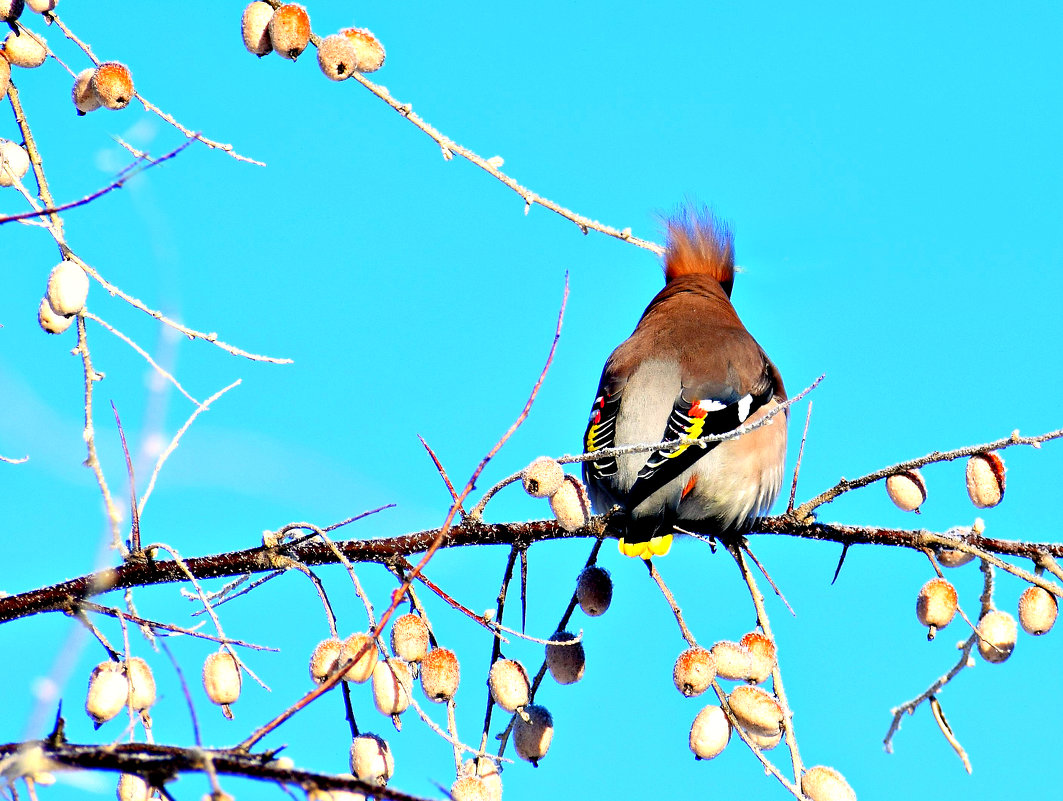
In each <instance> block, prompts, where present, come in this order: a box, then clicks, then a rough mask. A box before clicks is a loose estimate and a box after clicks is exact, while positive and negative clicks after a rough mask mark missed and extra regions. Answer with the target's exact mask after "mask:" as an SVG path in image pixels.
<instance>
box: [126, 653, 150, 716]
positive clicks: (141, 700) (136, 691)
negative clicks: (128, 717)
mask: <svg viewBox="0 0 1063 801" xmlns="http://www.w3.org/2000/svg"><path fill="white" fill-rule="evenodd" d="M125 672H126V679H127V680H128V681H129V703H130V705H131V706H132V707H133V709H135V710H136V711H137V712H142V711H144V710H145V709H148V708H150V707H151V706H152V704H154V703H155V676H154V675H153V674H152V672H151V667H150V666H149V665H148V663H147V662H145V661H144V660H143V659H141V658H140V657H139V656H133V657H130V658H129V660H128V661H127V662H126V664H125Z"/></svg>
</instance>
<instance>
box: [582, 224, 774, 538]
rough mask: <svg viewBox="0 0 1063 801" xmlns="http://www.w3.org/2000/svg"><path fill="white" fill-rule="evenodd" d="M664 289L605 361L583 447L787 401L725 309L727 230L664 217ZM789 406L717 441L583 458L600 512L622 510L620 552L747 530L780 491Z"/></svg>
mask: <svg viewBox="0 0 1063 801" xmlns="http://www.w3.org/2000/svg"><path fill="white" fill-rule="evenodd" d="M664 275H665V286H664V289H662V290H661V291H660V292H659V293H658V294H657V296H656V297H655V298H654V299H653V300H652V301H651V302H650V305H649V306H648V307H647V308H646V311H645V312H643V314H642V318H641V319H640V320H639V323H638V325H637V326H636V327H635V330H634V331H633V332H632V334H631V336H630V337H628V339H627V340H626V341H624V342H623V343H622V344H621V345H620V346H619V347H618V348H617V349H616V350H615V351H613V353H612V355H611V356H610V357H609V359H608V360H607V361H606V363H605V369H604V370H603V371H602V378H601V381H600V382H599V384H598V392H597V395H596V397H595V399H594V405H593V407H592V408H591V416H590V422H589V424H588V426H587V432H586V434H584V438H583V444H584V450H585V451H586V452H588V453H593V452H595V451H599V450H602V449H605V448H614V447H620V446H623V445H633V444H652V443H657V442H666V441H669V440H677V439H682V438H689V439H696V438H698V437H703V436H706V435H709V434H723V433H726V432H729V431H732V430H734V429H735V428H738V427H739V426H741V425H745V424H750V423H754V422H756V421H757V420H760V419H761V418H763V417H764V416H765V415H766V414H768V413H769V412H770V411H771V410H772V409H774V408H775V407H777V406H778V405H779V404H780V403H782V402H783V401H785V400H786V390H785V389H784V388H783V382H782V377H781V376H780V375H779V371H778V370H777V369H776V367H775V365H774V364H772V362H771V360H770V359H769V358H768V357H767V355H766V354H765V353H764V351H763V350H761V348H760V345H758V344H757V342H756V340H755V339H753V337H752V336H750V334H749V332H748V331H746V329H745V326H743V325H742V322H741V321H740V320H739V319H738V315H737V314H736V313H735V310H734V307H733V306H732V305H731V300H730V297H731V287H732V284H733V282H734V248H733V237H732V234H731V231H730V230H729V229H728V227H727V226H726V225H725V224H724V223H722V222H720V221H718V220H716V219H715V218H714V217H712V216H711V215H710V214H708V213H705V212H703V213H700V214H698V213H693V212H685V213H682V214H680V215H679V216H677V217H676V218H674V219H672V220H670V221H669V223H668V246H667V249H666V251H665V254H664ZM788 412H789V410H788V409H787V410H785V411H783V412H781V413H778V414H776V415H775V416H774V417H773V418H772V419H771V421H770V422H769V423H767V424H766V425H764V426H761V427H760V428H758V429H755V430H753V431H750V432H748V433H746V434H743V435H742V436H741V437H739V438H737V439H732V440H726V441H723V442H714V443H708V444H707V445H706V446H705V447H702V446H700V445H685V444H682V445H678V446H672V447H670V448H659V449H657V450H653V451H650V452H648V453H646V452H642V453H634V454H626V455H621V456H605V457H603V458H601V459H595V460H592V461H587V462H584V463H583V476H584V480H585V481H586V484H587V487H588V490H589V493H590V498H591V502H592V504H593V506H594V508H595V510H596V511H597V512H599V513H604V512H607V511H609V510H610V509H612V508H613V507H615V506H619V507H620V508H621V510H622V511H623V513H624V514H622V515H620V516H618V519H619V521H620V523H619V525H620V551H621V552H622V553H624V554H626V555H627V556H640V557H642V558H644V559H649V558H650V557H652V556H662V555H664V554H665V553H667V552H668V549H669V547H670V546H671V543H672V536H673V533H674V532H675V530H676V529H680V530H684V531H691V532H696V533H701V534H706V535H710V536H723V537H727V536H728V535H736V534H741V533H744V532H745V531H748V530H749V528H750V526H751V524H752V522H753V521H754V520H755V519H756V518H757V517H760V516H761V515H763V514H765V513H766V512H767V511H768V509H769V508H770V507H771V505H772V503H774V501H775V498H776V496H777V495H778V494H779V488H780V487H781V486H782V481H783V464H784V462H785V459H786V423H787V415H788Z"/></svg>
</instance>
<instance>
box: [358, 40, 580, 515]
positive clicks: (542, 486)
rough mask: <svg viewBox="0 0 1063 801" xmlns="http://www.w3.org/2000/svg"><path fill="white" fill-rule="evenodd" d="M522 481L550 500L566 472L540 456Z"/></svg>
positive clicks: (533, 492) (534, 494)
mask: <svg viewBox="0 0 1063 801" xmlns="http://www.w3.org/2000/svg"><path fill="white" fill-rule="evenodd" d="M352 47H353V45H352ZM521 480H522V481H523V483H524V491H525V492H526V493H528V494H529V495H531V496H532V497H533V498H549V497H550V496H551V495H553V494H554V493H555V492H557V491H558V490H559V489H561V483H562V482H563V481H564V480H565V471H564V469H563V468H562V467H561V464H560V462H558V461H557V460H556V459H551V458H550V457H549V456H540V457H539V458H538V459H536V460H535V461H534V462H532V463H531V464H530V465H528V466H527V467H525V468H524V472H523V473H522V474H521Z"/></svg>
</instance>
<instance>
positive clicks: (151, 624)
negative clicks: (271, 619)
mask: <svg viewBox="0 0 1063 801" xmlns="http://www.w3.org/2000/svg"><path fill="white" fill-rule="evenodd" d="M77 605H78V608H80V609H84V610H85V611H86V612H95V613H96V614H99V615H108V616H109V617H115V618H118V617H122V618H125V619H126V620H128V621H130V622H132V623H136V624H137V625H138V626H147V627H148V628H150V629H161V630H163V631H172V632H174V633H175V634H184V635H186V636H189V637H199V638H200V639H204V640H211V641H212V642H216V643H224V644H226V645H237V646H239V647H241V648H250V649H252V650H254V651H273V652H274V653H278V652H279V651H280V649H279V648H270V647H269V646H268V645H255V644H254V643H251V642H244V641H243V640H234V639H232V638H230V637H216V636H214V635H213V634H207V633H205V632H202V631H197V630H196V629H189V628H184V627H182V626H175V625H173V624H172V623H162V622H160V621H158V620H148V619H147V618H143V617H139V616H138V615H131V614H129V613H128V612H122V611H120V610H118V609H114V608H113V607H110V606H101V605H100V604H97V603H94V602H92V601H79V602H78V604H77Z"/></svg>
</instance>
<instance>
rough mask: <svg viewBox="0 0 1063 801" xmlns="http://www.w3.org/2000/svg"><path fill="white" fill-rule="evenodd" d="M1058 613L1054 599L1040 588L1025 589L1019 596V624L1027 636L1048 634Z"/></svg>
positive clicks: (1057, 606)
mask: <svg viewBox="0 0 1063 801" xmlns="http://www.w3.org/2000/svg"><path fill="white" fill-rule="evenodd" d="M1058 613H1059V605H1058V603H1057V602H1056V597H1055V596H1054V595H1052V593H1050V592H1048V590H1045V589H1044V588H1042V587H1027V588H1026V589H1025V590H1023V593H1022V595H1020V596H1019V623H1021V624H1022V628H1023V631H1025V632H1026V633H1027V634H1032V635H1034V636H1035V637H1037V636H1040V635H1042V634H1046V633H1048V631H1049V629H1051V628H1052V626H1053V625H1054V624H1055V622H1056V615H1057V614H1058Z"/></svg>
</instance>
